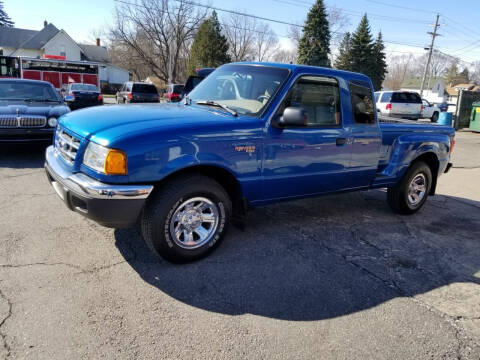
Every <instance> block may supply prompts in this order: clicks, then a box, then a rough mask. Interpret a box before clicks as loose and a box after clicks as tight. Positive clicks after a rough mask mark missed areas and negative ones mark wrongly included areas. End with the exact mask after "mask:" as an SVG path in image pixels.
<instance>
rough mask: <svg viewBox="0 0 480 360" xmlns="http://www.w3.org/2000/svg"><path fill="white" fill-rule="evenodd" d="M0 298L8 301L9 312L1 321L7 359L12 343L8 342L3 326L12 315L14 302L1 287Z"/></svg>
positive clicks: (0, 334)
mask: <svg viewBox="0 0 480 360" xmlns="http://www.w3.org/2000/svg"><path fill="white" fill-rule="evenodd" d="M0 298H2V299H4V300H5V301H6V302H7V305H8V313H7V315H6V316H5V317H4V318H3V319H2V320H1V321H0V337H1V338H2V344H3V348H4V349H5V351H6V356H5V359H7V358H8V357H9V356H10V353H11V349H10V345H9V344H8V342H7V334H6V333H5V332H4V331H2V327H3V325H5V322H6V321H7V320H8V319H9V318H10V317H11V316H12V308H13V304H12V302H11V301H10V299H9V298H7V297H6V296H5V294H4V293H3V291H2V289H0Z"/></svg>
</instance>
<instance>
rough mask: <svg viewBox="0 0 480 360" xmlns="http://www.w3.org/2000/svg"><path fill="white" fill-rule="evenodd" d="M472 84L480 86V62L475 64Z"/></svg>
mask: <svg viewBox="0 0 480 360" xmlns="http://www.w3.org/2000/svg"><path fill="white" fill-rule="evenodd" d="M470 78H471V80H472V82H474V83H475V84H477V85H480V60H479V61H475V62H474V63H473V71H472V75H471V76H470Z"/></svg>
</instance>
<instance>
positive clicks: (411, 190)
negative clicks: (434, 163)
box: [407, 174, 427, 206]
mask: <svg viewBox="0 0 480 360" xmlns="http://www.w3.org/2000/svg"><path fill="white" fill-rule="evenodd" d="M426 192H427V179H426V177H425V175H424V174H417V175H415V177H414V178H413V180H412V181H411V182H410V185H409V186H408V195H407V197H408V202H409V203H410V205H412V206H416V205H418V204H419V203H420V202H421V201H422V199H423V198H424V197H425V194H426Z"/></svg>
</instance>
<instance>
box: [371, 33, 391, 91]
mask: <svg viewBox="0 0 480 360" xmlns="http://www.w3.org/2000/svg"><path fill="white" fill-rule="evenodd" d="M386 58H387V57H386V55H385V45H384V43H383V37H382V33H381V32H379V33H378V36H377V39H376V40H375V43H374V44H373V59H374V60H375V71H374V73H372V74H371V75H370V77H371V79H372V82H373V88H374V89H375V91H378V90H381V89H382V83H383V80H385V75H386V74H387V68H388V65H387V61H386Z"/></svg>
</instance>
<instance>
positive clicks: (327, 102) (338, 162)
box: [263, 75, 351, 201]
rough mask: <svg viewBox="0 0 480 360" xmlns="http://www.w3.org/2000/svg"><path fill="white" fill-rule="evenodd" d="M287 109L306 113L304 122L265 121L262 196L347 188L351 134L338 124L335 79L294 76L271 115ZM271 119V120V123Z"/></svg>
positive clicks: (292, 195) (340, 120) (337, 98)
mask: <svg viewBox="0 0 480 360" xmlns="http://www.w3.org/2000/svg"><path fill="white" fill-rule="evenodd" d="M287 107H301V108H302V109H304V110H305V111H306V112H307V113H308V122H307V125H306V126H301V127H288V126H287V127H284V128H278V127H275V126H272V125H270V126H269V127H268V130H267V135H266V138H265V143H264V159H263V178H264V182H263V183H264V188H263V194H264V200H265V201H268V200H273V199H280V198H292V197H301V196H306V195H313V194H319V193H325V192H330V191H335V190H339V189H341V188H344V187H346V185H345V184H344V180H343V179H344V177H345V173H346V171H347V169H348V166H349V162H350V156H351V141H350V140H351V139H350V138H349V137H350V134H349V133H348V131H346V130H345V129H344V128H343V126H342V117H341V100H340V87H339V84H338V81H337V80H336V79H335V78H330V77H324V76H316V75H308V76H307V75H305V76H301V77H299V78H298V80H297V81H296V82H295V83H294V85H293V86H292V88H291V89H290V91H289V92H288V93H287V96H286V97H285V98H284V100H283V102H282V103H281V105H280V106H279V108H278V110H277V112H276V113H275V114H274V117H279V116H282V114H283V111H284V109H285V108H287ZM272 122H273V123H274V122H275V121H272Z"/></svg>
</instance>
